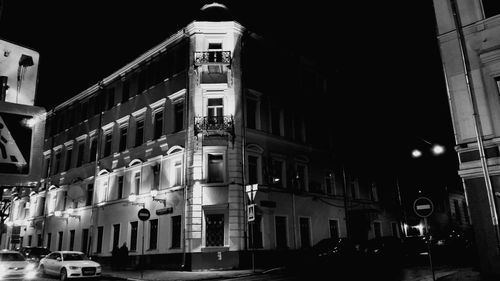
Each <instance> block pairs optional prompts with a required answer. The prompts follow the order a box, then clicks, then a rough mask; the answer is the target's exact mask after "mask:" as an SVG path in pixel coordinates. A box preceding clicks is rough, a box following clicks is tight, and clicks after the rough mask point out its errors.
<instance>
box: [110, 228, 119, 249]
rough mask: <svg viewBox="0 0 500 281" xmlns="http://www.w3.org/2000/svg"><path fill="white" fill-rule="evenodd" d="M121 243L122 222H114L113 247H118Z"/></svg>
mask: <svg viewBox="0 0 500 281" xmlns="http://www.w3.org/2000/svg"><path fill="white" fill-rule="evenodd" d="M119 244H120V224H113V244H112V245H113V247H112V249H114V248H115V247H118V245H119Z"/></svg>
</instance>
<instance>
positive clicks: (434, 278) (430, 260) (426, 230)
mask: <svg viewBox="0 0 500 281" xmlns="http://www.w3.org/2000/svg"><path fill="white" fill-rule="evenodd" d="M424 225H425V235H427V237H428V240H427V251H428V252H429V264H430V266H431V272H432V281H436V276H435V274H434V267H433V265H432V253H431V239H430V235H429V226H428V224H427V217H424Z"/></svg>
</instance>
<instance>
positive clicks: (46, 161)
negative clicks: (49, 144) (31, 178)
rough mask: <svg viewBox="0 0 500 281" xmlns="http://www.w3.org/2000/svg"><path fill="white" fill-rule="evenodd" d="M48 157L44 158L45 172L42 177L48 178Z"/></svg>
mask: <svg viewBox="0 0 500 281" xmlns="http://www.w3.org/2000/svg"><path fill="white" fill-rule="evenodd" d="M50 164H51V162H50V155H49V157H47V158H45V171H44V175H43V176H44V177H45V178H46V177H48V176H49V172H50Z"/></svg>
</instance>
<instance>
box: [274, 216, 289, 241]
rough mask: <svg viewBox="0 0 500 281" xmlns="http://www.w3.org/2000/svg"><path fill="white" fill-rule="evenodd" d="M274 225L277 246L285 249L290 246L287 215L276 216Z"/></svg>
mask: <svg viewBox="0 0 500 281" xmlns="http://www.w3.org/2000/svg"><path fill="white" fill-rule="evenodd" d="M274 227H275V229H276V248H278V249H284V248H287V247H288V242H287V226H286V217H283V216H276V217H274Z"/></svg>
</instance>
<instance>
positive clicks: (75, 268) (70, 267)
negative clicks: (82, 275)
mask: <svg viewBox="0 0 500 281" xmlns="http://www.w3.org/2000/svg"><path fill="white" fill-rule="evenodd" d="M68 268H69V269H71V270H77V269H79V267H78V266H69V267H68Z"/></svg>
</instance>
